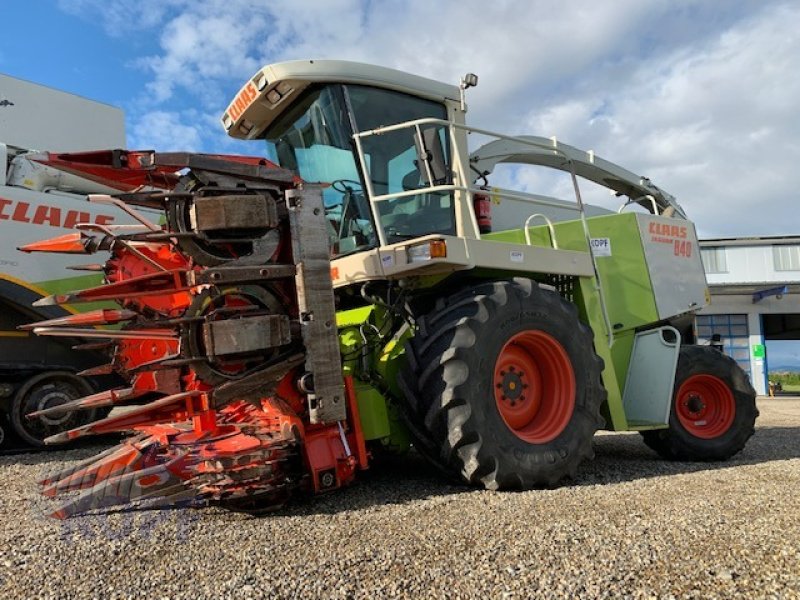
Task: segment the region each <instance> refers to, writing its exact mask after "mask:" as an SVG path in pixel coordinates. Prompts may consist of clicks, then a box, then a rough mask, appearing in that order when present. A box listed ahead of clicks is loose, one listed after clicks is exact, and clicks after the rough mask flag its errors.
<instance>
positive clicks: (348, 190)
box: [263, 84, 455, 256]
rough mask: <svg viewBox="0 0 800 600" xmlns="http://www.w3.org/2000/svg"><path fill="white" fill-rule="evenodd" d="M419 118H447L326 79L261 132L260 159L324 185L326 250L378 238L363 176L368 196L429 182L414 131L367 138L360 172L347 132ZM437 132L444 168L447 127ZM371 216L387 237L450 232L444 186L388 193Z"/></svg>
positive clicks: (386, 93)
mask: <svg viewBox="0 0 800 600" xmlns="http://www.w3.org/2000/svg"><path fill="white" fill-rule="evenodd" d="M426 117H432V118H438V119H446V118H447V114H446V111H445V107H444V106H443V105H441V104H437V103H436V102H433V101H431V100H425V99H422V98H416V97H414V96H410V95H408V94H403V93H400V92H396V91H392V90H383V89H380V88H375V87H369V86H362V85H348V84H328V85H319V86H312V87H310V88H309V89H307V90H306V91H305V92H304V93H303V96H302V98H300V100H298V101H296V102H295V104H294V105H293V106H292V107H291V108H290V109H289V110H287V111H286V112H285V113H284V114H282V115H281V116H280V117H279V118H278V119H276V120H275V121H274V122H273V123H272V124H270V126H269V127H267V129H266V130H265V131H264V134H263V139H264V141H265V142H266V146H267V158H269V159H270V160H273V161H274V162H276V163H278V164H279V165H280V166H282V167H284V168H286V169H290V170H291V171H293V172H295V173H296V174H297V175H299V176H300V177H301V178H302V179H303V181H305V182H307V183H317V184H320V185H322V186H323V199H324V203H325V215H326V217H327V219H328V224H329V231H328V233H329V236H330V240H331V249H332V255H333V256H339V255H343V254H349V253H351V252H356V251H360V250H367V249H370V248H374V247H376V246H377V245H378V238H377V235H376V232H375V224H374V222H373V215H372V211H371V210H370V205H369V201H368V194H367V190H368V187H367V185H366V183H365V181H364V180H365V178H366V177H369V180H370V184H371V188H372V191H373V193H374V194H375V195H384V194H394V193H397V192H404V191H413V190H416V189H419V188H421V187H428V185H427V183H426V182H425V174H424V172H423V168H424V167H423V165H422V164H421V162H420V160H419V159H418V149H417V144H416V143H415V138H414V135H413V131H411V130H408V129H404V130H399V131H393V132H390V133H386V134H383V135H379V136H372V137H369V138H366V139H365V140H364V142H363V152H364V158H365V162H366V168H367V171H368V172H367V173H363V172H362V168H361V165H360V161H359V159H358V151H357V148H356V144H355V142H354V140H353V134H354V133H359V132H362V131H368V130H370V129H375V128H377V127H381V126H384V125H387V124H388V125H391V124H394V123H399V122H405V121H412V120H416V119H422V118H426ZM426 131H430V129H428V130H426ZM436 134H438V136H439V139H438V140H437V142H438V148H439V149H441V157H442V159H443V163H444V165H445V166H444V168H445V170H447V171H448V172H449V170H450V168H449V163H450V157H449V154H450V152H449V140H448V135H447V130H446V129H445V128H443V127H441V126H438V127H436ZM427 137H429V138H430V137H431V134H428V136H427ZM442 179H446V176H445V177H443V178H442ZM442 183H444V181H442ZM377 215H378V218H380V219H381V222H382V225H383V228H384V231H385V234H386V242H387V244H393V243H395V242H400V241H403V240H407V239H411V238H416V237H420V236H423V235H426V234H429V233H443V234H455V211H454V209H453V199H452V193H451V192H439V193H418V194H412V195H409V196H404V197H400V198H392V199H388V200H385V201H382V202H380V203H378V204H377Z"/></svg>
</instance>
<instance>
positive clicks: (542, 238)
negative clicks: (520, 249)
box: [484, 213, 658, 333]
mask: <svg viewBox="0 0 800 600" xmlns="http://www.w3.org/2000/svg"><path fill="white" fill-rule="evenodd" d="M586 222H587V224H588V227H589V233H590V235H591V237H593V238H608V239H609V240H610V242H611V247H612V248H613V256H598V257H597V271H598V274H599V275H600V282H601V284H602V286H603V291H604V292H605V297H606V299H607V309H608V318H609V321H610V322H611V325H612V327H613V328H614V332H615V333H620V332H623V331H626V330H630V329H635V328H637V327H641V326H643V325H649V324H650V323H655V322H657V321H658V311H657V309H656V302H655V297H654V294H653V287H652V285H651V283H650V272H649V271H648V269H647V263H646V261H645V256H644V248H643V246H642V241H641V236H640V234H639V226H638V224H637V222H636V214H635V213H622V214H610V215H602V216H598V217H590V218H587V219H586ZM553 225H554V228H555V232H556V241H557V242H558V247H559V249H562V250H578V251H582V252H588V248H587V245H586V236H585V234H584V230H583V224H582V223H581V221H564V222H561V223H554V224H553ZM530 237H531V244H532V245H534V246H546V247H550V245H551V243H550V232H549V230H548V228H547V227H546V226H543V225H542V226H536V227H531V228H530ZM484 238H486V239H492V240H497V241H505V242H516V243H522V244H524V243H525V233H524V231H523V230H521V229H518V230H513V231H502V232H498V233H492V234H488V235H485V236H484ZM545 272H546V270H545Z"/></svg>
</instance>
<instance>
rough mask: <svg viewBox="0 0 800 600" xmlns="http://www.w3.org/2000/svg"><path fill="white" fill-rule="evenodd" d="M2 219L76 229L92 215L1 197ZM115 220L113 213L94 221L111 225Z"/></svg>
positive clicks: (95, 218)
mask: <svg viewBox="0 0 800 600" xmlns="http://www.w3.org/2000/svg"><path fill="white" fill-rule="evenodd" d="M0 221H16V222H17V223H31V224H33V225H49V226H50V227H63V228H64V229H74V228H75V226H76V225H78V223H91V222H92V216H91V215H90V214H89V213H88V212H84V211H80V210H62V209H61V208H59V207H58V206H48V205H47V204H39V205H38V206H32V205H31V204H30V203H28V202H15V201H14V200H9V199H8V198H0ZM113 222H114V217H113V216H112V215H96V216H95V217H94V223H96V224H97V225H110V224H111V223H113Z"/></svg>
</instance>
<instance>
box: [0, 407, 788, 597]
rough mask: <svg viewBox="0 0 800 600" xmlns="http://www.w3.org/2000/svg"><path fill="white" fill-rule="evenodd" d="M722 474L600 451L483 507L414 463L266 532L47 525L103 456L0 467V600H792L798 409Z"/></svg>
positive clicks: (94, 520) (279, 519)
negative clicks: (67, 474)
mask: <svg viewBox="0 0 800 600" xmlns="http://www.w3.org/2000/svg"><path fill="white" fill-rule="evenodd" d="M759 408H760V409H761V418H760V419H759V421H758V429H757V431H756V435H755V436H754V438H753V439H752V440H751V441H750V443H749V444H748V446H747V448H746V449H745V450H744V452H743V453H741V454H740V455H738V456H737V457H735V459H734V460H732V461H729V462H727V463H721V464H690V463H669V462H664V461H662V460H660V459H658V458H657V457H656V455H655V454H654V453H653V452H651V451H650V450H648V449H647V448H646V447H645V446H644V444H643V443H642V442H641V440H640V438H639V436H638V435H636V434H603V435H598V436H597V438H596V441H595V446H596V454H597V458H596V460H595V461H593V462H591V463H588V464H587V465H585V466H584V468H583V469H582V471H581V473H580V476H579V478H578V480H577V481H575V482H573V484H572V485H569V486H564V487H561V488H558V489H554V490H536V491H530V492H524V493H497V492H484V491H476V490H471V489H465V488H461V487H457V486H452V485H449V484H447V483H444V482H442V481H441V479H440V478H439V477H437V475H436V474H435V473H434V472H432V471H431V470H430V469H429V468H428V467H427V466H426V465H425V463H424V462H423V461H422V460H421V459H419V458H417V457H414V456H412V457H410V458H408V459H406V460H405V461H403V462H401V463H399V464H396V465H391V466H387V467H385V468H384V469H383V470H382V472H380V473H378V472H374V473H370V474H369V476H367V477H363V478H361V479H360V481H359V483H357V484H356V485H355V486H353V487H352V488H350V489H346V490H341V491H339V492H335V493H333V494H330V495H328V496H324V497H319V498H313V499H306V500H302V501H299V502H295V503H294V504H293V505H292V506H291V507H290V508H288V509H284V510H283V511H281V512H278V513H275V514H273V515H271V516H268V517H264V518H251V517H248V516H246V515H241V514H234V513H228V512H224V511H222V510H218V509H202V510H197V509H196V510H163V511H132V512H131V511H129V512H116V513H111V514H103V515H94V516H88V517H81V518H76V519H73V520H70V521H67V522H65V523H60V522H57V521H53V520H50V519H48V518H46V517H44V513H45V511H46V510H47V509H48V508H52V504H51V502H50V501H48V500H46V499H43V498H40V497H38V495H37V493H36V490H37V488H36V484H35V481H36V479H37V478H38V477H40V476H42V475H44V474H46V473H48V472H50V471H52V470H55V469H58V468H61V467H62V466H64V465H66V464H68V463H69V461H74V460H77V459H80V458H84V457H86V456H89V455H91V454H93V453H96V452H97V451H98V450H99V448H97V447H95V448H82V449H77V450H71V451H66V452H50V453H41V454H23V455H17V456H6V457H0V478H1V480H2V482H3V484H2V486H3V487H2V492H0V524H2V527H1V528H0V529H1V531H0V598H3V599H11V598H31V597H74V598H91V597H97V598H115V597H118V598H127V597H142V598H206V597H207V598H219V597H236V598H250V597H252V598H260V597H303V598H309V597H316V596H321V597H337V598H345V597H364V598H371V597H376V596H388V597H408V598H418V597H442V598H444V597H448V598H449V597H453V598H456V597H465V598H466V597H479V596H484V597H487V598H504V597H509V598H529V597H553V598H562V597H570V598H571V597H620V596H625V597H632V598H639V597H642V598H648V597H664V598H669V597H678V598H685V597H698V598H737V597H740V598H755V597H768V598H798V597H800V399H797V398H795V399H786V398H784V399H775V400H772V399H760V400H759Z"/></svg>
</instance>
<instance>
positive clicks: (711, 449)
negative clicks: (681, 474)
mask: <svg viewBox="0 0 800 600" xmlns="http://www.w3.org/2000/svg"><path fill="white" fill-rule="evenodd" d="M756 417H758V409H757V408H756V392H755V390H754V389H753V386H752V385H750V381H749V379H748V378H747V375H746V374H745V373H744V371H742V369H741V368H740V367H739V365H737V364H736V361H734V360H733V359H732V358H730V357H728V356H726V355H724V354H723V353H722V352H720V351H719V350H716V349H714V348H711V347H710V346H684V347H682V348H681V352H680V356H679V357H678V368H677V369H676V371H675V391H674V392H673V395H672V411H671V413H670V417H669V428H668V429H656V430H653V431H643V432H642V436H643V438H644V443H645V444H647V445H648V446H649V447H650V448H652V449H653V450H655V451H656V452H658V453H659V454H660V455H661V456H663V457H664V458H668V459H672V460H697V461H711V460H726V459H728V458H730V457H731V456H733V455H734V454H736V453H737V452H739V451H740V450H741V449H742V448H744V445H745V444H746V443H747V440H748V439H750V436H752V435H753V433H754V432H755V429H754V426H755V422H756Z"/></svg>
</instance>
